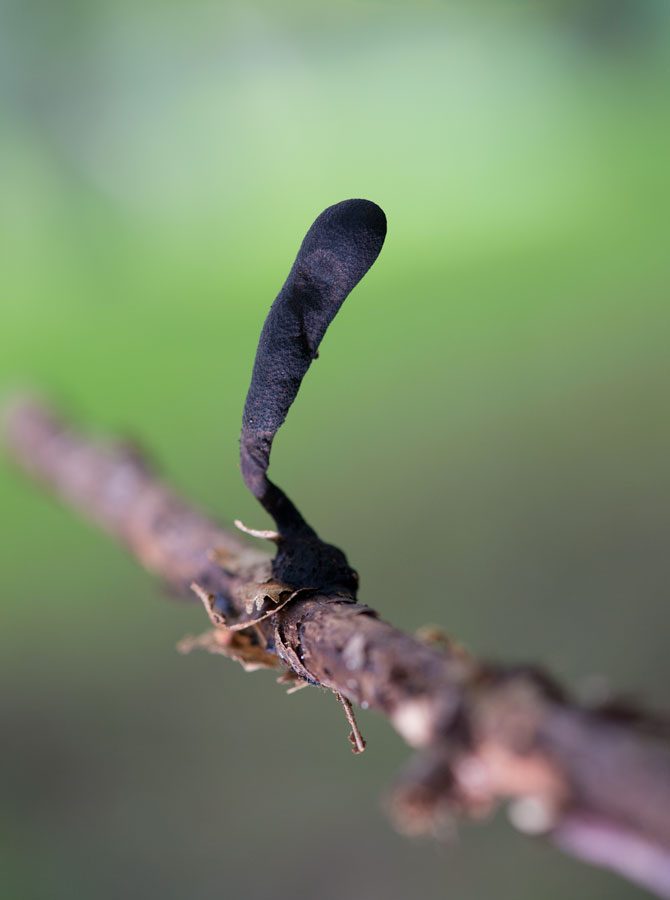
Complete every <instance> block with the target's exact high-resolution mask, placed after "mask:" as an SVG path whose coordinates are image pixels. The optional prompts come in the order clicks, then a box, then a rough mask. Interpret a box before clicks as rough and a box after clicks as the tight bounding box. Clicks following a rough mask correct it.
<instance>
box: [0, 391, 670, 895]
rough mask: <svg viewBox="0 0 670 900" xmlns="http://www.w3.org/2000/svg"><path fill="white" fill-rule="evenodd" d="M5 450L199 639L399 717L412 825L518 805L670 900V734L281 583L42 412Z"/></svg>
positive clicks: (24, 405) (563, 840) (117, 450)
mask: <svg viewBox="0 0 670 900" xmlns="http://www.w3.org/2000/svg"><path fill="white" fill-rule="evenodd" d="M4 441H5V444H6V447H7V449H8V451H9V453H10V455H11V456H12V457H13V459H14V460H15V461H16V462H17V463H18V464H19V465H20V466H21V467H22V468H23V469H24V470H25V471H27V472H28V473H30V475H32V476H33V477H34V478H35V479H37V480H39V481H40V482H42V483H43V484H45V485H46V486H47V487H49V488H50V489H51V490H52V491H54V492H55V493H56V494H57V495H59V496H60V497H61V498H62V499H63V500H64V501H65V502H67V503H68V504H70V505H71V506H73V507H75V508H76V509H77V510H78V511H79V512H81V513H82V514H83V515H84V516H86V517H87V518H89V519H92V520H93V521H94V522H95V523H97V524H98V525H99V526H100V527H101V528H103V529H105V530H106V531H108V532H109V533H111V534H112V535H113V536H114V537H115V538H117V539H118V540H120V541H121V542H123V543H124V544H125V545H126V546H127V547H128V548H129V550H130V552H131V553H132V554H133V555H134V556H135V557H136V558H137V559H138V560H139V561H140V562H141V563H142V565H144V566H145V567H146V568H147V569H149V570H150V571H151V572H153V573H154V574H155V575H156V576H158V577H159V578H161V579H162V580H163V581H164V582H167V583H168V584H170V585H171V586H172V587H173V588H175V589H177V590H178V591H180V592H181V593H183V594H184V595H185V596H187V597H191V598H192V599H196V598H197V596H199V597H200V598H201V599H202V600H204V602H205V606H206V608H207V611H208V612H209V614H210V618H211V620H212V622H213V623H214V626H215V627H214V629H213V631H210V632H209V633H208V634H206V635H204V636H203V637H201V638H198V639H194V640H193V641H191V645H200V646H205V647H207V648H208V649H210V650H213V651H215V652H221V653H224V654H225V655H228V656H232V657H233V658H235V659H238V660H239V661H240V662H242V663H243V665H245V667H247V668H256V667H259V666H274V665H276V666H277V667H278V668H281V669H283V672H284V674H283V677H282V680H284V681H287V682H291V684H292V687H293V688H295V687H296V686H298V685H300V684H303V683H311V684H319V685H322V686H325V687H328V688H330V689H332V690H333V691H335V692H336V693H337V694H339V695H341V698H342V699H343V703H344V705H345V709H347V706H348V704H347V702H346V701H347V700H348V701H350V702H351V703H355V704H358V705H360V706H362V707H363V708H366V709H367V708H369V709H376V710H378V711H379V712H381V713H382V714H384V715H385V716H387V717H388V719H389V721H390V722H391V724H392V725H393V726H394V727H395V729H396V730H397V731H398V732H399V733H400V734H401V735H402V737H403V738H404V739H405V740H406V741H407V743H408V744H409V745H411V746H412V747H413V748H415V749H416V750H417V754H416V755H415V757H414V758H413V759H412V760H411V762H410V764H409V765H408V767H407V769H406V771H405V772H404V773H403V774H402V775H401V777H400V778H399V779H398V782H397V784H396V785H395V786H394V787H393V789H392V790H391V791H390V793H389V797H388V801H387V805H388V807H389V810H390V813H391V815H392V816H393V818H394V820H395V822H396V824H397V826H398V827H399V828H400V829H401V830H403V831H405V832H408V833H420V832H430V833H439V831H440V829H441V828H442V827H443V825H445V823H447V822H449V821H451V820H452V818H453V816H454V815H456V814H462V815H469V816H482V815H485V814H487V813H489V812H490V811H491V810H492V809H493V808H494V807H495V806H496V805H497V804H498V803H499V802H500V801H505V802H508V803H509V811H510V818H511V820H512V822H513V823H514V824H515V825H516V826H517V827H518V828H520V829H521V830H523V831H525V832H528V833H532V834H541V835H543V836H545V837H546V838H548V839H550V840H553V841H554V842H555V844H556V845H557V846H559V847H561V848H562V849H563V850H564V851H566V852H568V853H570V854H572V855H574V856H577V857H579V858H581V859H584V860H586V861H588V862H591V863H594V864H597V865H601V866H605V867H607V868H610V869H612V870H614V871H617V872H619V873H620V874H622V875H624V876H625V877H627V878H629V879H630V880H632V881H634V882H637V883H638V884H641V885H644V886H646V887H647V888H648V889H650V890H652V891H654V892H656V893H658V894H659V895H660V896H664V897H670V729H669V728H668V723H667V722H663V721H659V720H657V719H654V718H653V717H651V716H650V715H647V714H645V713H643V712H642V711H640V710H631V709H623V708H621V707H616V706H615V705H610V706H602V707H600V708H592V707H585V706H583V705H580V704H578V703H577V702H576V701H574V700H573V699H572V698H570V697H569V696H568V695H567V693H566V692H565V691H563V690H562V689H561V687H560V686H559V685H557V684H556V683H555V682H554V681H553V680H552V679H551V678H550V677H549V676H548V675H546V674H545V673H544V672H543V671H542V670H541V669H535V668H528V667H523V668H521V667H517V668H515V667H510V666H506V667H503V666H496V665H492V664H488V663H485V662H479V661H477V660H474V659H473V658H471V657H470V656H468V655H467V654H466V653H465V652H464V651H463V650H462V649H461V648H460V647H459V646H458V645H457V644H455V643H454V642H452V641H450V640H449V639H448V638H446V637H444V636H443V635H442V634H440V633H437V632H435V631H433V632H432V633H426V634H423V635H421V636H419V637H410V636H408V635H406V634H404V633H402V632H400V631H398V630H397V629H395V628H393V627H392V626H391V625H390V624H388V623H386V622H384V621H382V620H381V619H380V618H379V617H378V615H377V614H376V613H375V612H374V611H373V610H371V609H369V608H368V607H366V606H363V605H360V604H358V603H355V602H353V600H352V598H351V596H349V595H347V594H346V592H340V593H338V594H332V593H330V594H328V593H326V594H322V593H320V592H319V590H318V586H316V585H315V586H314V588H313V589H305V588H301V589H300V590H297V591H294V590H293V586H291V585H287V584H281V583H277V582H274V581H273V579H272V576H271V569H270V566H269V557H263V556H261V555H260V554H259V553H258V552H257V551H255V550H253V549H250V548H249V545H248V543H247V542H246V541H245V540H243V539H242V538H241V537H239V536H238V535H237V534H235V533H233V532H231V531H230V530H228V529H226V528H224V527H222V526H220V525H218V524H216V523H214V522H212V521H211V520H210V519H209V518H208V517H207V516H205V515H203V514H201V513H199V512H198V511H197V510H195V509H193V508H192V507H190V506H189V505H188V504H187V503H186V502H184V501H183V500H181V499H180V498H179V497H178V496H177V495H176V494H175V493H174V492H173V491H172V490H171V489H170V488H169V487H168V486H167V485H166V484H164V483H162V482H161V481H160V479H159V478H157V477H156V475H155V474H154V473H153V471H152V469H151V466H150V465H149V464H148V463H147V461H146V460H145V459H144V458H143V457H142V455H141V454H140V453H138V451H137V450H136V449H134V448H133V447H130V446H128V445H126V444H122V443H114V442H100V441H96V440H92V439H89V438H88V437H85V436H83V435H81V434H79V433H78V432H77V431H76V430H75V429H73V428H72V427H71V426H69V425H68V424H67V423H65V422H64V421H62V420H61V419H60V418H59V417H58V416H57V415H56V414H55V413H53V412H52V411H51V410H50V409H49V408H48V407H47V406H45V405H43V404H42V403H40V402H38V401H35V400H32V399H21V400H18V401H16V402H15V403H14V404H13V405H12V406H11V407H10V408H9V410H8V412H7V414H6V416H5V423H4ZM194 585H195V591H194V589H193V586H194ZM259 619H262V621H257V622H256V624H254V622H255V621H256V620H259ZM245 623H249V627H246V625H245ZM347 711H348V710H347ZM348 714H349V711H348ZM362 746H363V744H362V742H361V740H360V736H357V737H356V739H355V747H354V749H355V750H361V749H362Z"/></svg>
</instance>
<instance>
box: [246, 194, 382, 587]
mask: <svg viewBox="0 0 670 900" xmlns="http://www.w3.org/2000/svg"><path fill="white" fill-rule="evenodd" d="M385 237H386V216H385V215H384V213H383V211H382V210H381V209H380V208H379V207H378V206H377V205H376V204H375V203H372V202H370V201H369V200H343V201H342V202H341V203H336V204H335V205H334V206H329V207H328V209H326V210H324V212H322V213H321V215H320V216H319V217H318V218H317V219H316V220H315V222H314V223H313V225H312V227H311V228H310V229H309V231H308V232H307V234H306V236H305V239H304V240H303V242H302V244H301V246H300V250H299V251H298V255H297V257H296V260H295V262H294V263H293V267H292V268H291V271H290V272H289V275H288V278H287V279H286V282H285V283H284V286H283V287H282V289H281V291H280V292H279V294H278V296H277V298H276V300H275V301H274V303H273V304H272V307H271V308H270V312H269V313H268V317H267V319H266V320H265V324H264V325H263V330H262V332H261V336H260V340H259V343H258V350H257V352H256V360H255V362H254V368H253V373H252V376H251V384H250V386H249V392H248V394H247V399H246V403H245V405H244V414H243V417H242V436H241V440H240V463H241V467H242V477H243V478H244V482H245V484H246V485H247V487H248V488H249V490H250V491H251V492H252V494H253V495H254V496H255V497H256V498H257V499H258V500H259V501H260V502H261V503H262V504H263V506H264V507H265V509H266V510H267V511H268V512H269V513H270V515H271V516H272V517H273V519H274V520H275V522H276V524H277V530H278V532H279V535H280V537H279V540H278V544H277V555H276V557H275V559H274V561H273V574H274V576H275V577H276V578H278V579H279V580H281V581H283V582H285V583H286V584H290V585H292V586H294V587H295V588H296V589H298V588H319V589H324V588H334V589H338V588H343V589H344V590H346V591H347V593H350V594H351V596H352V597H355V593H356V587H357V585H358V576H357V575H356V572H355V571H354V570H353V569H352V568H351V567H350V566H349V564H348V563H347V559H346V556H345V555H344V553H343V552H342V551H341V550H339V549H338V548H337V547H334V546H332V545H331V544H326V543H324V542H323V541H322V540H321V539H320V538H319V537H318V535H317V534H316V532H315V531H314V529H313V528H311V526H310V525H308V524H307V522H306V521H305V520H304V518H303V517H302V515H301V514H300V512H299V511H298V510H297V508H296V507H295V506H294V505H293V503H292V502H291V500H289V498H288V497H287V496H286V494H285V493H284V492H283V491H282V490H281V489H280V488H279V487H277V485H275V484H274V483H273V482H272V481H270V480H269V479H268V477H267V475H266V472H267V468H268V465H269V461H270V451H271V449H272V441H273V439H274V436H275V434H276V433H277V431H278V430H279V428H280V427H281V425H282V424H283V422H284V420H285V419H286V414H287V413H288V411H289V408H290V406H291V404H292V403H293V401H294V400H295V397H296V395H297V393H298V390H299V388H300V384H301V382H302V379H303V378H304V376H305V374H306V372H307V370H308V369H309V367H310V365H311V363H312V360H313V359H314V358H315V357H316V355H317V350H318V347H319V344H320V343H321V339H322V338H323V336H324V334H325V333H326V329H327V328H328V326H329V325H330V323H331V322H332V321H333V318H334V317H335V314H336V313H337V311H338V310H339V308H340V306H341V305H342V303H343V302H344V300H345V299H346V297H347V295H348V294H349V293H350V292H351V291H352V290H353V288H354V287H355V286H356V285H357V284H358V282H359V281H360V280H361V278H362V277H363V276H364V275H365V273H366V272H367V271H368V269H369V268H370V266H371V265H372V264H373V263H374V261H375V260H376V259H377V256H378V255H379V252H380V250H381V248H382V245H383V243H384V238H385Z"/></svg>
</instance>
